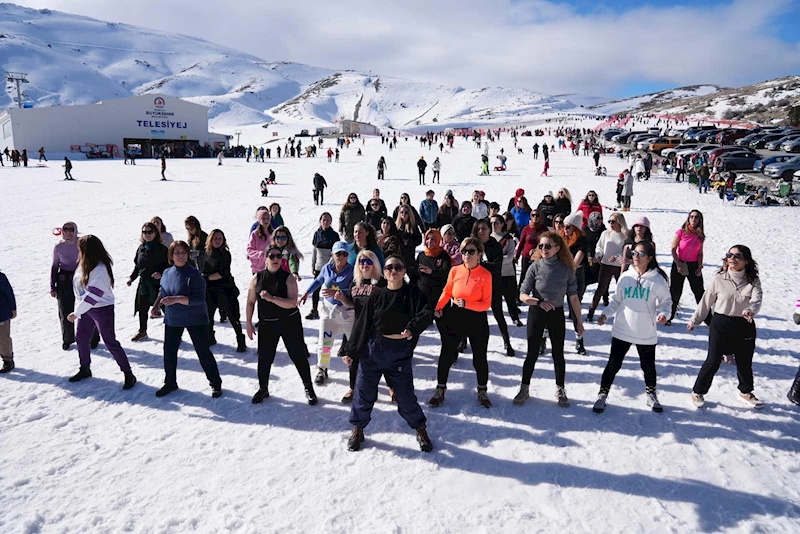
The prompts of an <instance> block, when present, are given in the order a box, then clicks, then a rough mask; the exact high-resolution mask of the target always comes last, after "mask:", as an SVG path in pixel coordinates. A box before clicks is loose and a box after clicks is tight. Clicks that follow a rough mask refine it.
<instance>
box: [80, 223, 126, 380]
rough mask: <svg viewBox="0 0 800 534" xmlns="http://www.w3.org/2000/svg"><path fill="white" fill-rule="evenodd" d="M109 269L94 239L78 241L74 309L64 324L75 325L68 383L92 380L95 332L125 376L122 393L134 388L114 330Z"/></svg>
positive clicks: (108, 261) (107, 259)
mask: <svg viewBox="0 0 800 534" xmlns="http://www.w3.org/2000/svg"><path fill="white" fill-rule="evenodd" d="M113 265H114V262H113V260H112V259H111V256H109V254H108V252H107V251H106V249H105V247H104V246H103V243H102V241H100V240H99V239H98V238H97V237H95V236H93V235H85V236H83V237H81V238H80V239H78V265H77V269H76V270H75V277H74V278H73V286H74V291H75V298H76V300H77V306H76V307H75V311H73V312H72V313H70V314H69V315H68V316H67V320H68V321H69V322H70V323H74V322H75V321H78V328H77V332H76V335H75V340H76V342H77V344H78V357H79V358H80V369H79V370H78V373H77V374H75V375H74V376H72V377H70V379H69V381H70V382H79V381H81V380H83V379H84V378H90V377H91V376H92V370H91V367H90V366H91V362H92V357H91V349H90V343H91V339H92V337H93V335H94V334H93V333H94V332H95V330H99V331H100V335H101V336H102V337H103V343H105V346H106V348H107V349H108V352H110V353H111V355H112V356H113V357H114V361H116V362H117V365H118V366H119V368H120V371H122V373H123V375H124V376H125V383H124V385H123V386H122V389H125V390H128V389H131V388H132V387H133V386H134V385H135V384H136V377H135V376H134V375H133V372H131V364H130V362H129V361H128V356H127V355H126V354H125V350H123V348H122V345H120V343H119V341H117V335H116V332H115V329H114V303H115V299H114V291H113V289H114V272H113V270H112V266H113Z"/></svg>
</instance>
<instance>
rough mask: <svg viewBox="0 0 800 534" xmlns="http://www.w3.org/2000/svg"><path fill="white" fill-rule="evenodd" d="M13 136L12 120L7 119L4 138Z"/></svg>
mask: <svg viewBox="0 0 800 534" xmlns="http://www.w3.org/2000/svg"><path fill="white" fill-rule="evenodd" d="M9 137H11V121H6V122H4V123H3V139H8V138H9Z"/></svg>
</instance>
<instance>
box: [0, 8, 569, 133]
mask: <svg viewBox="0 0 800 534" xmlns="http://www.w3.org/2000/svg"><path fill="white" fill-rule="evenodd" d="M0 57H2V58H3V63H2V68H4V69H5V70H6V71H11V72H24V73H27V75H28V79H29V80H30V84H26V85H25V86H24V88H25V92H26V94H27V101H29V102H32V103H34V104H35V105H37V106H54V105H62V106H63V105H73V104H90V103H94V102H97V101H99V100H103V99H109V98H119V97H125V96H131V95H140V94H147V93H156V92H158V93H165V94H169V95H173V96H178V97H181V98H185V99H187V100H190V101H193V102H197V103H200V104H204V105H207V106H209V107H210V108H211V111H210V119H211V124H212V126H213V127H217V128H224V127H230V126H237V125H245V124H254V123H263V122H269V121H272V120H275V119H278V120H297V121H305V122H312V123H313V122H320V123H332V122H334V121H336V120H338V119H340V118H342V117H344V118H348V119H358V120H364V121H368V122H372V123H374V124H377V125H380V126H388V125H393V126H396V127H406V128H409V127H412V126H425V125H438V126H444V125H457V124H481V123H490V122H498V121H512V120H525V119H526V118H527V117H530V116H531V115H533V114H538V113H546V112H553V111H559V110H567V109H572V108H574V107H575V105H574V104H573V103H571V102H570V101H568V100H566V99H563V98H556V97H551V96H548V95H543V94H541V93H536V92H533V91H529V90H526V89H504V88H499V87H492V88H483V89H477V90H468V89H463V88H461V87H455V86H446V85H437V84H432V83H425V82H415V81H411V80H403V79H399V78H391V77H384V76H378V75H375V74H371V73H363V72H356V71H337V70H332V69H325V68H317V67H311V66H308V65H301V64H297V63H286V62H268V61H265V60H263V59H261V58H258V57H255V56H252V55H249V54H245V53H242V52H239V51H236V50H232V49H229V48H226V47H223V46H219V45H216V44H214V43H210V42H208V41H204V40H202V39H197V38H194V37H188V36H183V35H178V34H173V33H164V32H159V31H155V30H150V29H147V28H142V27H137V26H131V25H127V24H118V23H113V22H105V21H100V20H96V19H92V18H89V17H83V16H77V15H71V14H67V13H61V12H58V11H51V10H47V9H42V10H36V9H30V8H25V7H20V6H17V5H15V4H8V3H3V4H0ZM5 89H6V90H5V92H3V93H2V94H0V108H6V107H10V106H13V105H15V103H14V97H15V96H16V91H15V87H14V86H13V85H12V84H10V83H7V84H6V88H5Z"/></svg>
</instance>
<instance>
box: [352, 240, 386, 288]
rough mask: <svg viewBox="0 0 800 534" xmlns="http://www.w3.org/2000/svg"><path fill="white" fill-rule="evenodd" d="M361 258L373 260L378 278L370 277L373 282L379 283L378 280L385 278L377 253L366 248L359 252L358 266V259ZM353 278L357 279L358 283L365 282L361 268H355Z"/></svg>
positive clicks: (357, 258) (373, 267)
mask: <svg viewBox="0 0 800 534" xmlns="http://www.w3.org/2000/svg"><path fill="white" fill-rule="evenodd" d="M361 258H369V259H371V260H372V269H373V271H372V272H373V274H374V273H375V272H376V271H377V275H378V277H377V278H370V280H371V281H372V283H373V284H377V283H378V281H379V280H380V279H381V278H383V268H381V264H380V262H379V261H378V256H376V255H375V253H374V252H372V251H371V250H368V249H364V250H362V251H361V252H359V253H358V255H357V256H356V266H358V260H360V259H361ZM353 278H354V279H355V281H356V283H358V284H361V283H363V282H364V278H363V276H361V269H355V272H354V274H353Z"/></svg>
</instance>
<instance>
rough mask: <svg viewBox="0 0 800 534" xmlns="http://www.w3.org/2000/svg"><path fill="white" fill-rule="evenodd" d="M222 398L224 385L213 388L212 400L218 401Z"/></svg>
mask: <svg viewBox="0 0 800 534" xmlns="http://www.w3.org/2000/svg"><path fill="white" fill-rule="evenodd" d="M221 396H222V384H220V385H218V386H211V398H212V399H218V398H220V397H221Z"/></svg>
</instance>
